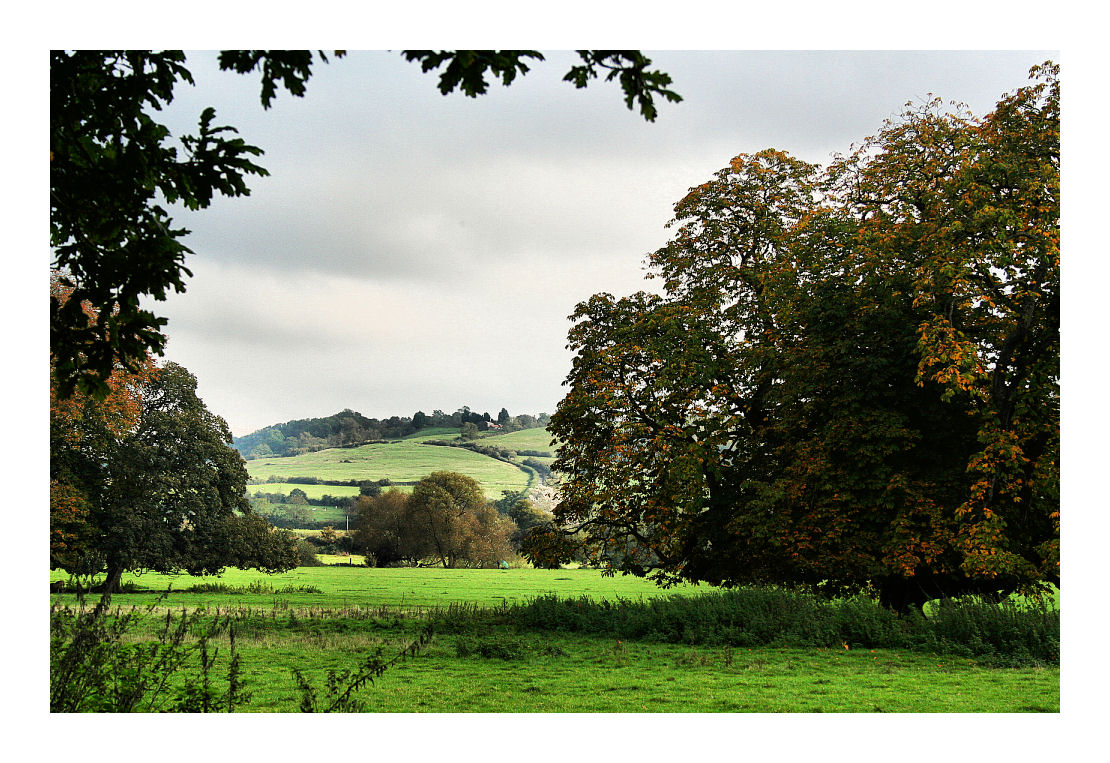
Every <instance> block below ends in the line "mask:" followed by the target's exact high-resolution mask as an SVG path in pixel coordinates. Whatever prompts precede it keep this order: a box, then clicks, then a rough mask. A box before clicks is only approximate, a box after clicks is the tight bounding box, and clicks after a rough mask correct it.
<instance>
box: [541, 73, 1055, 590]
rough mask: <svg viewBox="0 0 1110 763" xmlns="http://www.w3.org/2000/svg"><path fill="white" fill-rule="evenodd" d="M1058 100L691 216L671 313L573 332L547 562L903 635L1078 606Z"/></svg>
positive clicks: (791, 164)
mask: <svg viewBox="0 0 1110 763" xmlns="http://www.w3.org/2000/svg"><path fill="white" fill-rule="evenodd" d="M1057 77H1058V69H1057V68H1056V67H1055V66H1053V65H1051V64H1046V65H1045V66H1043V67H1038V68H1037V69H1035V70H1034V72H1033V77H1032V82H1031V84H1030V85H1029V86H1027V87H1025V88H1022V89H1020V90H1018V91H1017V92H1015V93H1014V94H1011V95H1007V96H1005V97H1004V98H1003V99H1002V100H1001V101H1000V102H999V103H998V105H997V107H996V109H995V110H994V111H993V112H992V113H991V114H989V115H987V116H985V117H983V118H978V119H977V118H974V117H972V116H971V115H970V114H967V113H964V111H962V110H960V109H956V110H954V111H947V110H945V109H944V107H943V106H942V104H941V102H940V101H938V100H934V101H932V102H929V103H926V104H924V105H920V106H918V107H915V108H912V109H911V110H909V111H907V112H906V113H905V114H904V115H902V117H901V118H900V119H898V120H895V121H892V122H888V123H887V124H886V125H884V127H883V129H882V130H881V131H880V132H879V134H878V135H877V136H875V137H873V138H870V139H868V140H867V141H865V142H864V144H863V145H862V146H860V147H858V148H856V149H855V150H854V151H852V152H851V153H850V154H849V155H847V156H842V157H838V158H837V159H836V160H835V161H834V162H833V163H832V164H831V165H830V166H829V167H827V168H820V167H817V166H814V165H810V164H807V163H805V162H801V161H799V160H797V159H795V158H793V157H791V156H789V155H788V154H785V153H783V152H780V151H775V150H766V151H762V152H759V153H756V154H750V155H749V154H742V155H740V156H737V157H736V158H735V159H733V160H732V161H731V162H730V164H729V166H727V167H725V168H724V169H722V170H721V171H719V172H718V173H717V174H716V175H715V176H714V177H713V178H712V179H711V180H709V181H708V182H706V183H704V184H702V185H700V186H698V187H696V188H693V189H691V191H690V192H689V194H688V195H687V196H686V197H685V198H683V199H682V200H681V201H680V202H679V203H678V204H677V205H676V206H675V219H674V220H673V221H672V223H671V226H673V227H675V228H676V232H675V235H674V237H673V238H672V240H671V241H670V242H669V243H668V244H667V245H666V246H664V247H663V248H661V249H660V250H658V251H657V252H655V253H653V254H652V255H650V256H649V260H648V262H649V270H650V274H651V275H652V276H653V277H654V278H657V279H659V280H660V281H661V283H662V286H663V289H662V294H661V295H657V294H649V293H645V292H641V293H638V294H634V295H632V296H630V297H626V298H622V299H616V298H614V297H612V296H611V295H608V294H599V295H595V296H594V297H592V298H591V299H589V300H588V301H586V302H584V303H582V304H580V305H579V306H578V308H577V310H576V312H575V313H574V315H573V316H572V319H573V320H574V321H575V325H574V326H573V328H572V329H571V332H570V335H569V345H570V347H571V349H573V350H574V351H575V352H576V357H575V360H574V365H573V369H572V371H571V373H570V375H569V377H568V379H567V385H568V387H569V392H568V394H567V396H566V398H565V399H564V400H563V401H562V403H561V404H560V406H559V409H558V411H557V412H556V414H555V415H554V416H553V417H552V425H551V431H552V432H553V434H554V435H555V437H556V438H558V439H559V440H561V441H562V443H563V445H562V447H561V448H560V449H559V454H558V455H559V459H558V461H557V462H556V463H555V465H554V468H555V469H556V470H557V471H560V472H562V473H563V474H564V475H565V476H566V481H565V484H564V486H563V489H562V493H561V501H560V503H559V505H558V508H557V510H556V512H555V514H556V526H555V528H553V529H552V531H551V532H549V533H547V534H546V535H544V536H541V535H539V534H534V536H535V537H533V538H532V539H531V549H532V556H533V558H534V559H536V560H537V561H545V562H550V561H552V560H556V559H558V558H560V557H569V554H571V553H572V552H573V551H575V550H580V548H579V547H580V546H581V545H583V544H582V542H581V541H582V540H583V539H584V540H585V546H586V549H587V550H588V551H589V552H590V553H591V554H593V556H594V557H595V558H596V559H598V560H599V561H601V562H603V563H605V564H607V565H609V566H610V567H611V568H612V569H615V570H620V571H624V572H630V573H633V574H650V575H652V576H653V577H655V578H656V579H657V580H659V581H660V582H663V583H667V582H674V581H678V580H696V581H706V582H710V583H713V584H721V585H740V584H745V583H785V584H792V585H802V586H806V587H810V588H812V589H815V590H819V591H824V592H827V593H830V594H836V593H847V592H853V591H874V592H876V593H878V594H879V596H880V597H881V598H882V600H883V601H884V602H885V603H887V604H890V605H892V606H895V607H899V608H904V607H906V606H909V605H911V604H915V603H920V602H922V601H924V600H926V599H928V598H933V597H937V596H944V595H955V594H960V593H967V592H978V593H984V594H996V593H1000V592H1010V591H1017V590H1030V589H1033V588H1036V587H1037V586H1038V585H1041V584H1044V583H1054V584H1057V585H1058V584H1059V526H1060V511H1059V510H1060V507H1059V442H1060V418H1059V402H1060V396H1059V355H1060V353H1059V266H1060V247H1059V242H1060V238H1059V84H1058V79H1057ZM572 538H574V539H577V540H575V541H573V542H571V540H570V539H572Z"/></svg>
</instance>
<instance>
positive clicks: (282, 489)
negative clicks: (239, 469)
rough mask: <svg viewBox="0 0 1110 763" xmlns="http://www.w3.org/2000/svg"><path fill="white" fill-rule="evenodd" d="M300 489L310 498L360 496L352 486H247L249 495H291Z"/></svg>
mask: <svg viewBox="0 0 1110 763" xmlns="http://www.w3.org/2000/svg"><path fill="white" fill-rule="evenodd" d="M295 476H297V477H311V476H314V475H310V474H298V475H295ZM294 488H298V489H300V490H303V491H304V494H305V495H306V496H308V497H309V498H313V499H319V498H323V497H324V496H325V495H334V496H335V497H336V498H344V497H347V496H353V495H358V488H357V487H354V486H352V485H297V484H294V483H292V482H264V483H262V484H261V485H247V495H252V496H253V495H254V494H255V493H271V494H275V495H289V493H290V491H292V490H293V489H294Z"/></svg>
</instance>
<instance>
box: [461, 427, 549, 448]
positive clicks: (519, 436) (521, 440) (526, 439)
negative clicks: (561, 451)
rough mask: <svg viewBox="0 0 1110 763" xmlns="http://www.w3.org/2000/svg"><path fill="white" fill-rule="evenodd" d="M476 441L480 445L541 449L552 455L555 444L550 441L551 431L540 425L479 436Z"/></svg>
mask: <svg viewBox="0 0 1110 763" xmlns="http://www.w3.org/2000/svg"><path fill="white" fill-rule="evenodd" d="M478 442H479V444H481V445H495V446H497V447H499V448H507V449H509V450H542V451H546V452H548V453H551V454H552V455H554V451H555V446H554V445H553V444H552V442H551V433H550V432H548V431H547V430H546V429H544V428H542V427H538V428H535V429H521V430H518V431H516V432H509V433H508V434H495V435H490V436H488V437H483V438H481V439H480V440H479V441H478Z"/></svg>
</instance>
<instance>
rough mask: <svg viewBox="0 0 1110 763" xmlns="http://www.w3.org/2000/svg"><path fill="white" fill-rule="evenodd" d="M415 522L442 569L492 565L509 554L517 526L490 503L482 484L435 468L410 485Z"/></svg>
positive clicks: (412, 518) (411, 513) (411, 508)
mask: <svg viewBox="0 0 1110 763" xmlns="http://www.w3.org/2000/svg"><path fill="white" fill-rule="evenodd" d="M409 511H410V516H411V522H412V523H413V524H414V525H415V526H416V527H417V528H419V530H420V532H421V533H422V535H423V536H424V537H425V538H426V539H427V542H428V543H429V545H430V553H429V555H430V556H433V557H434V558H436V559H437V560H438V561H439V562H440V563H441V564H442V565H443V566H444V567H457V566H459V565H460V564H462V563H471V564H478V565H484V566H492V565H494V564H496V563H497V562H498V561H499V560H501V559H504V558H505V557H506V556H508V555H510V554H511V548H510V547H509V537H510V536H511V534H512V531H513V530H514V529H515V525H514V524H513V523H512V521H511V520H508V519H505V518H502V517H501V516H500V515H499V514H498V512H497V510H496V509H494V508H493V507H491V506H488V505H487V504H486V499H485V496H484V495H483V493H482V488H481V485H479V484H478V482H477V481H476V480H474V479H473V478H471V477H467V476H466V475H464V474H458V473H456V472H433V473H432V474H429V475H428V476H427V477H425V478H424V479H422V480H420V482H418V483H417V484H416V486H415V487H413V489H412V497H411V498H410V499H409Z"/></svg>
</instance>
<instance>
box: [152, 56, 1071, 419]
mask: <svg viewBox="0 0 1110 763" xmlns="http://www.w3.org/2000/svg"><path fill="white" fill-rule="evenodd" d="M545 55H546V56H547V61H545V62H540V63H537V64H536V65H535V67H534V69H533V71H532V72H530V73H529V74H528V75H527V76H525V77H523V78H518V79H517V81H516V82H515V83H514V84H513V85H512V86H511V87H501V86H500V85H493V86H492V88H491V91H490V92H489V93H488V94H487V95H485V96H481V97H479V98H476V99H472V98H467V97H464V96H462V95H461V94H459V93H455V94H452V95H450V96H443V95H440V93H439V92H438V90H437V89H436V78H435V76H434V75H432V74H423V73H421V71H420V68H419V66H418V65H416V64H412V63H408V62H406V61H405V60H404V59H403V58H402V57H401V56H400V54H399V53H396V52H394V53H388V52H352V53H350V54H349V55H348V56H347V57H346V58H343V59H339V60H333V61H332V63H330V64H327V65H321V66H318V67H316V70H315V73H314V76H313V78H312V80H311V81H310V82H309V86H308V93H307V95H306V96H305V97H304V98H295V97H293V96H290V95H289V94H287V93H284V94H282V95H280V96H279V97H278V99H277V100H276V102H275V103H274V105H273V107H272V108H271V109H269V110H268V111H267V110H263V109H262V107H261V105H260V103H259V86H258V81H257V78H256V76H249V75H236V74H232V73H225V72H220V71H219V70H218V67H217V66H216V64H215V54H213V53H205V52H198V53H193V54H190V56H189V65H190V68H191V69H192V70H193V74H194V77H195V79H196V87H195V88H193V87H189V86H184V85H183V86H179V89H178V91H177V92H176V97H175V100H174V102H173V104H172V107H171V109H170V110H169V111H168V112H167V113H166V115H165V118H166V119H167V121H168V124H169V125H170V126H171V127H172V128H173V129H174V130H175V132H179V131H182V130H185V129H188V128H191V127H192V125H193V124H195V120H196V117H197V115H198V114H199V113H200V111H201V109H203V108H204V107H205V106H209V105H211V106H214V107H215V108H216V111H217V123H219V124H231V125H234V126H235V127H237V128H238V129H239V131H240V134H241V135H242V137H243V138H244V139H245V140H247V141H248V142H249V143H253V144H255V145H258V146H260V147H262V148H263V149H264V150H265V151H266V154H265V156H264V157H263V158H262V159H261V160H260V163H261V164H262V165H263V166H265V167H266V168H267V169H268V170H269V171H270V173H271V175H270V176H269V177H266V178H254V179H252V180H251V182H250V185H251V188H252V193H251V195H250V196H249V197H246V198H238V199H219V200H218V201H217V202H216V203H214V204H213V206H212V207H210V208H209V209H207V210H204V211H202V212H199V213H186V212H182V213H180V214H179V215H178V216H177V217H176V219H175V222H178V223H181V224H183V225H185V226H186V227H188V228H189V229H190V230H192V234H191V236H190V237H189V238H188V240H187V243H188V245H189V246H190V247H191V248H192V249H193V250H194V251H195V252H196V254H195V255H193V256H192V257H190V258H189V259H188V260H187V265H188V267H189V268H190V269H191V270H192V271H193V273H194V276H193V277H192V278H191V279H189V280H188V283H187V292H186V293H185V294H183V295H174V296H172V297H171V298H170V299H169V300H168V301H167V302H165V303H151V304H152V305H153V307H154V309H155V310H156V311H158V313H159V314H160V315H164V316H166V317H168V318H169V327H168V331H167V333H168V336H169V343H168V349H167V352H166V359H167V360H172V361H175V362H178V363H181V364H183V365H184V366H186V367H187V368H189V370H191V371H192V372H193V373H194V374H196V376H197V377H198V380H199V388H200V393H201V396H202V397H203V398H204V400H205V402H206V403H207V404H208V406H209V408H210V409H212V410H213V411H215V412H216V413H218V414H220V415H221V416H223V417H224V418H226V419H227V421H228V422H229V424H230V425H231V428H232V431H233V432H234V433H235V434H236V435H243V434H247V433H249V432H251V431H254V430H256V429H259V428H261V427H263V426H267V425H269V424H274V423H279V422H284V421H288V420H290V419H294V418H304V417H312V416H326V415H330V414H332V413H335V412H337V411H339V410H341V409H343V408H353V409H355V410H357V411H360V412H361V413H363V414H364V415H367V416H372V417H386V416H390V415H412V414H413V413H414V412H415V411H417V410H423V411H425V412H427V413H430V412H431V411H432V410H434V409H436V408H439V409H442V410H444V411H447V412H451V411H454V410H456V409H457V408H458V407H460V406H462V405H469V406H470V407H471V408H472V409H474V410H477V411H489V412H490V413H492V414H493V415H496V414H497V412H498V410H500V408H501V407H503V406H504V407H507V408H508V409H509V411H510V413H513V414H517V413H531V414H537V413H539V412H541V411H546V412H548V413H551V412H553V411H554V410H555V407H556V405H557V404H558V402H559V400H560V399H561V397H562V394H563V388H562V386H561V384H562V381H563V379H564V378H565V377H566V374H567V372H568V371H569V369H570V360H571V356H570V354H569V352H568V351H567V350H566V349H565V344H566V333H567V329H568V327H569V322H568V321H567V316H568V315H569V314H570V313H571V312H572V311H573V310H574V307H575V305H576V304H577V303H578V302H580V301H582V300H585V299H587V298H588V297H590V296H591V295H593V294H595V293H598V292H602V291H608V292H611V293H613V294H615V295H618V296H620V295H626V294H629V293H632V292H634V291H637V290H639V289H645V288H647V289H651V288H655V285H654V282H647V281H645V280H644V278H643V276H644V271H643V260H644V256H645V255H646V254H647V253H648V252H650V251H653V250H655V249H657V248H659V247H660V246H662V245H663V244H664V243H666V241H667V238H668V231H667V229H666V228H665V227H664V226H665V224H666V223H667V221H668V220H669V219H670V218H671V213H672V207H673V205H674V203H675V202H677V201H678V200H679V199H680V198H681V197H682V196H683V195H684V194H685V192H686V190H687V189H688V188H690V187H691V186H694V185H697V184H699V183H702V182H704V181H705V180H707V179H708V178H709V176H710V175H711V174H712V173H713V172H715V171H716V170H718V169H720V168H721V167H723V166H725V165H726V164H727V163H728V160H729V159H730V158H731V157H733V156H735V155H736V154H739V153H751V152H755V151H759V150H761V149H763V148H767V147H774V148H779V149H783V150H786V151H788V152H790V153H792V154H794V155H796V156H798V157H800V158H802V159H805V160H808V161H812V162H820V163H825V162H827V161H828V160H829V159H830V157H831V156H832V155H833V154H834V153H835V152H847V151H848V150H850V148H851V145H852V143H853V142H855V143H858V142H860V141H861V140H862V139H864V138H865V137H867V136H869V135H872V134H874V133H875V132H876V131H877V130H878V129H879V128H880V126H881V125H882V123H883V120H885V119H888V118H892V117H895V116H897V115H898V114H899V113H901V112H902V110H903V108H904V106H905V104H906V103H907V102H910V101H912V102H915V103H917V102H922V101H924V100H925V99H927V98H928V97H929V96H930V94H935V95H937V96H939V97H941V98H942V99H944V100H945V101H958V102H961V103H965V104H967V105H968V106H970V107H971V109H972V111H974V112H975V113H976V114H983V113H986V112H987V111H988V110H990V109H991V107H992V106H993V105H994V104H995V102H996V101H997V100H998V98H999V97H1000V96H1001V95H1002V94H1003V93H1005V92H1010V91H1012V90H1014V89H1016V88H1018V87H1020V86H1022V85H1023V84H1025V83H1026V81H1027V74H1028V70H1029V68H1030V67H1031V66H1034V65H1036V64H1038V63H1041V62H1043V61H1044V60H1046V59H1047V58H1056V57H1057V56H1058V54H1057V53H1054V52H1052V51H1028V52H935V53H934V52H829V51H824V52H771V51H767V52H705V51H697V52H692V51H691V52H678V51H663V52H649V55H650V56H651V58H652V59H653V61H654V64H655V66H657V67H658V68H661V69H663V70H664V71H666V72H668V73H670V74H671V76H672V77H673V78H674V84H673V87H674V89H675V90H677V91H678V92H679V93H680V94H681V95H682V96H683V99H684V100H683V101H682V102H681V103H679V104H669V103H663V104H661V105H660V109H659V111H660V113H659V117H658V119H657V120H656V122H655V123H648V122H645V121H644V120H643V119H642V118H641V117H640V116H639V115H638V113H635V112H633V111H630V110H628V109H626V108H625V106H624V103H623V101H622V100H621V94H620V91H619V89H618V88H617V86H616V85H615V84H611V83H610V84H606V83H602V82H595V83H594V84H592V85H591V86H590V88H588V89H587V90H576V89H575V88H574V87H572V86H571V85H569V84H567V83H564V82H561V78H562V76H563V74H564V73H565V72H566V70H567V69H568V68H569V67H570V66H571V65H572V64H573V63H574V62H575V60H576V56H575V55H574V54H573V53H566V52H550V53H549V52H546V51H545Z"/></svg>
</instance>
